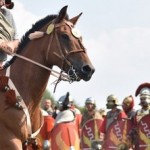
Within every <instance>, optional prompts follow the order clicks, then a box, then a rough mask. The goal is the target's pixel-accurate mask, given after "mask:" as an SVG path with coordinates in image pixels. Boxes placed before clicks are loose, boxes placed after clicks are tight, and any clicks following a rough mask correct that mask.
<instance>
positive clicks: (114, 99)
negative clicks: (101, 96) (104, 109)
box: [107, 94, 119, 105]
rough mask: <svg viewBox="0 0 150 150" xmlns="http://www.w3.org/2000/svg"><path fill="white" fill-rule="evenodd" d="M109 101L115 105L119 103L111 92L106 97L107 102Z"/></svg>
mask: <svg viewBox="0 0 150 150" xmlns="http://www.w3.org/2000/svg"><path fill="white" fill-rule="evenodd" d="M109 101H113V102H114V103H115V104H116V105H119V104H118V98H117V97H116V96H115V95H113V94H111V95H109V96H108V97H107V102H109Z"/></svg>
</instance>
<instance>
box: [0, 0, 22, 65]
mask: <svg viewBox="0 0 150 150" xmlns="http://www.w3.org/2000/svg"><path fill="white" fill-rule="evenodd" d="M4 7H6V8H7V9H6V8H4ZM13 7H14V3H13V2H11V0H0V32H1V33H0V68H2V65H3V62H4V61H5V60H6V59H7V54H12V53H13V52H14V51H15V50H16V48H17V47H18V44H19V40H18V37H17V34H16V25H15V22H14V19H13V16H12V14H11V12H10V11H9V10H8V9H13ZM6 53H7V54H6Z"/></svg>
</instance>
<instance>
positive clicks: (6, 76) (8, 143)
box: [0, 6, 95, 150]
mask: <svg viewBox="0 0 150 150" xmlns="http://www.w3.org/2000/svg"><path fill="white" fill-rule="evenodd" d="M67 8H68V6H64V7H63V8H61V9H60V11H59V13H58V14H56V15H48V16H46V17H45V18H43V19H41V20H39V21H37V22H36V23H35V24H34V25H33V26H32V27H31V29H29V30H28V31H27V32H26V33H25V34H24V36H23V37H22V38H21V41H20V44H19V46H18V49H17V51H16V53H15V54H13V55H14V56H13V58H12V59H11V60H10V61H9V63H6V64H5V66H4V69H3V70H1V71H0V133H1V136H0V149H3V150H5V149H7V150H21V149H24V150H25V149H27V146H28V145H29V144H30V143H32V145H33V148H34V149H38V148H37V147H36V145H37V144H36V140H35V138H34V137H36V135H37V134H38V133H39V131H40V129H41V127H42V124H43V117H42V115H41V110H40V105H39V104H40V100H41V98H42V95H43V93H44V91H45V89H46V86H47V83H48V80H49V77H50V75H51V74H52V73H53V72H54V71H53V70H52V67H53V66H55V65H56V66H58V67H59V68H60V70H61V72H60V76H59V79H58V80H61V79H62V77H63V76H64V75H63V74H64V73H65V75H66V76H67V77H66V78H67V79H68V81H69V82H73V81H80V80H84V81H89V80H90V79H91V77H92V75H93V73H94V71H95V68H94V66H93V65H92V63H91V61H90V58H89V57H88V54H87V51H86V49H85V47H84V46H83V43H82V36H81V34H80V33H79V32H78V31H77V30H76V28H75V25H76V23H77V21H78V19H79V17H80V16H81V14H82V13H80V14H79V15H77V16H75V17H73V18H71V19H69V16H68V14H67ZM66 78H65V79H66Z"/></svg>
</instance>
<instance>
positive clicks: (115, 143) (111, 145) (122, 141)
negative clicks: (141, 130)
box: [103, 119, 132, 150]
mask: <svg viewBox="0 0 150 150" xmlns="http://www.w3.org/2000/svg"><path fill="white" fill-rule="evenodd" d="M131 129H132V121H131V120H126V119H120V120H116V121H115V122H113V123H112V124H111V125H110V127H109V128H108V130H107V133H106V136H105V139H104V144H103V148H104V149H105V150H112V149H117V148H119V147H122V146H125V147H127V148H128V149H129V147H130V146H131V140H130V138H129V133H130V132H131Z"/></svg>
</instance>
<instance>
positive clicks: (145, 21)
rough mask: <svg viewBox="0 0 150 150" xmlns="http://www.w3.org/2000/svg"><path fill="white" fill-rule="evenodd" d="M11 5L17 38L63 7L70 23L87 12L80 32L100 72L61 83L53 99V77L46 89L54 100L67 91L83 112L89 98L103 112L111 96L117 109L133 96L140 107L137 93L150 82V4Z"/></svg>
mask: <svg viewBox="0 0 150 150" xmlns="http://www.w3.org/2000/svg"><path fill="white" fill-rule="evenodd" d="M12 1H14V3H15V8H14V9H13V10H11V11H12V13H13V15H14V18H15V22H16V25H17V30H18V35H19V37H22V35H23V34H24V33H25V32H26V31H27V30H28V29H30V28H31V26H32V24H34V23H35V22H36V21H38V20H39V19H41V18H43V17H45V16H47V15H51V14H57V13H58V12H59V10H60V9H61V8H62V7H63V6H66V5H68V14H69V16H70V18H72V17H74V16H76V15H78V14H79V13H81V12H83V15H82V16H81V17H80V19H79V21H78V23H77V25H76V28H78V29H79V30H80V32H81V33H82V36H83V42H84V45H85V47H86V48H87V53H88V55H89V57H90V59H91V61H92V63H93V65H94V67H95V69H96V71H95V73H94V74H93V76H92V78H91V80H90V81H88V82H85V81H80V82H74V83H72V84H69V83H67V82H64V81H62V82H60V83H59V84H58V86H57V88H56V92H55V93H53V89H54V85H53V84H52V82H53V81H54V80H56V79H55V78H53V77H51V78H50V80H49V83H48V86H47V89H48V90H49V91H50V92H51V93H52V95H53V96H54V97H55V99H56V100H58V99H59V97H60V96H62V95H65V94H66V92H67V91H69V92H70V94H71V96H72V97H73V98H74V99H75V101H76V103H77V104H79V105H80V106H84V103H85V100H86V98H88V97H93V98H94V99H95V101H96V105H97V108H98V109H99V108H102V107H103V108H104V107H105V105H106V99H107V97H108V96H109V95H110V94H114V95H116V96H117V97H118V99H119V103H121V102H122V100H123V99H124V98H125V97H126V96H129V95H133V97H134V99H135V105H136V107H138V103H139V98H138V97H135V96H134V95H135V90H136V89H137V87H138V86H139V85H140V84H141V83H144V82H149V78H150V71H149V66H150V9H149V6H150V1H149V0H94V1H91V0H89V1H87V0H82V1H81V0H74V1H73V0H32V1H27V0H12ZM54 68H55V67H54ZM56 69H57V68H56Z"/></svg>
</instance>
